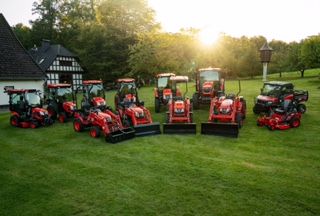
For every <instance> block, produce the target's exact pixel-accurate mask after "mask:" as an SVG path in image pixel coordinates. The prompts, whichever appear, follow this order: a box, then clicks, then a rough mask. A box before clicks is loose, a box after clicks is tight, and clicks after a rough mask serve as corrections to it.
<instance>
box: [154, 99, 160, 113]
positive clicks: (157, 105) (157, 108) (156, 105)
mask: <svg viewBox="0 0 320 216" xmlns="http://www.w3.org/2000/svg"><path fill="white" fill-rule="evenodd" d="M154 111H155V112H156V113H158V112H160V100H159V98H155V99H154Z"/></svg>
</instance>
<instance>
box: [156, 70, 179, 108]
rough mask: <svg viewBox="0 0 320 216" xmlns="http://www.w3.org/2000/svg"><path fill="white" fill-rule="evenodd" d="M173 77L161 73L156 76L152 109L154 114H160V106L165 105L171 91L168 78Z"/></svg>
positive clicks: (169, 74) (170, 74) (171, 74)
mask: <svg viewBox="0 0 320 216" xmlns="http://www.w3.org/2000/svg"><path fill="white" fill-rule="evenodd" d="M173 76H175V74H174V73H161V74H158V75H157V76H156V87H155V88H154V109H155V112H156V113H158V112H160V108H161V105H167V104H168V102H169V100H170V99H171V98H170V97H171V96H172V92H171V91H172V90H171V86H170V83H169V79H170V77H173Z"/></svg>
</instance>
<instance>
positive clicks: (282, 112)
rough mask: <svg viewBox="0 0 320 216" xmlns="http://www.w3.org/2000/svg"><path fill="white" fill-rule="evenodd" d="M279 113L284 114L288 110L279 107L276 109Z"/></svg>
mask: <svg viewBox="0 0 320 216" xmlns="http://www.w3.org/2000/svg"><path fill="white" fill-rule="evenodd" d="M274 111H275V112H276V113H278V114H284V113H285V112H286V111H285V110H284V109H280V108H277V109H275V110H274Z"/></svg>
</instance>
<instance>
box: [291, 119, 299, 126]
mask: <svg viewBox="0 0 320 216" xmlns="http://www.w3.org/2000/svg"><path fill="white" fill-rule="evenodd" d="M290 126H291V127H293V128H297V127H299V126H300V119H299V118H293V119H291V120H290Z"/></svg>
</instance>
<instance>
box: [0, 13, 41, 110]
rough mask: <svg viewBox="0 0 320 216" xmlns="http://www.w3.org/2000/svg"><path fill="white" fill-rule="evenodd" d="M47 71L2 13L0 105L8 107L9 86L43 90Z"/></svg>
mask: <svg viewBox="0 0 320 216" xmlns="http://www.w3.org/2000/svg"><path fill="white" fill-rule="evenodd" d="M44 82H45V73H44V72H43V71H42V70H41V68H40V67H39V66H38V64H37V63H36V62H35V61H34V60H33V59H32V57H31V56H30V54H29V53H28V51H27V50H25V48H24V47H23V46H22V44H21V43H20V41H19V40H18V38H17V37H16V36H15V34H14V33H13V31H12V29H11V27H10V25H9V24H8V22H7V21H6V19H5V18H4V16H3V15H2V14H1V13H0V107H7V106H8V104H9V97H8V95H7V94H6V93H4V88H5V87H7V86H10V87H14V88H16V89H29V88H32V89H38V90H40V91H43V84H44Z"/></svg>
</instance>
